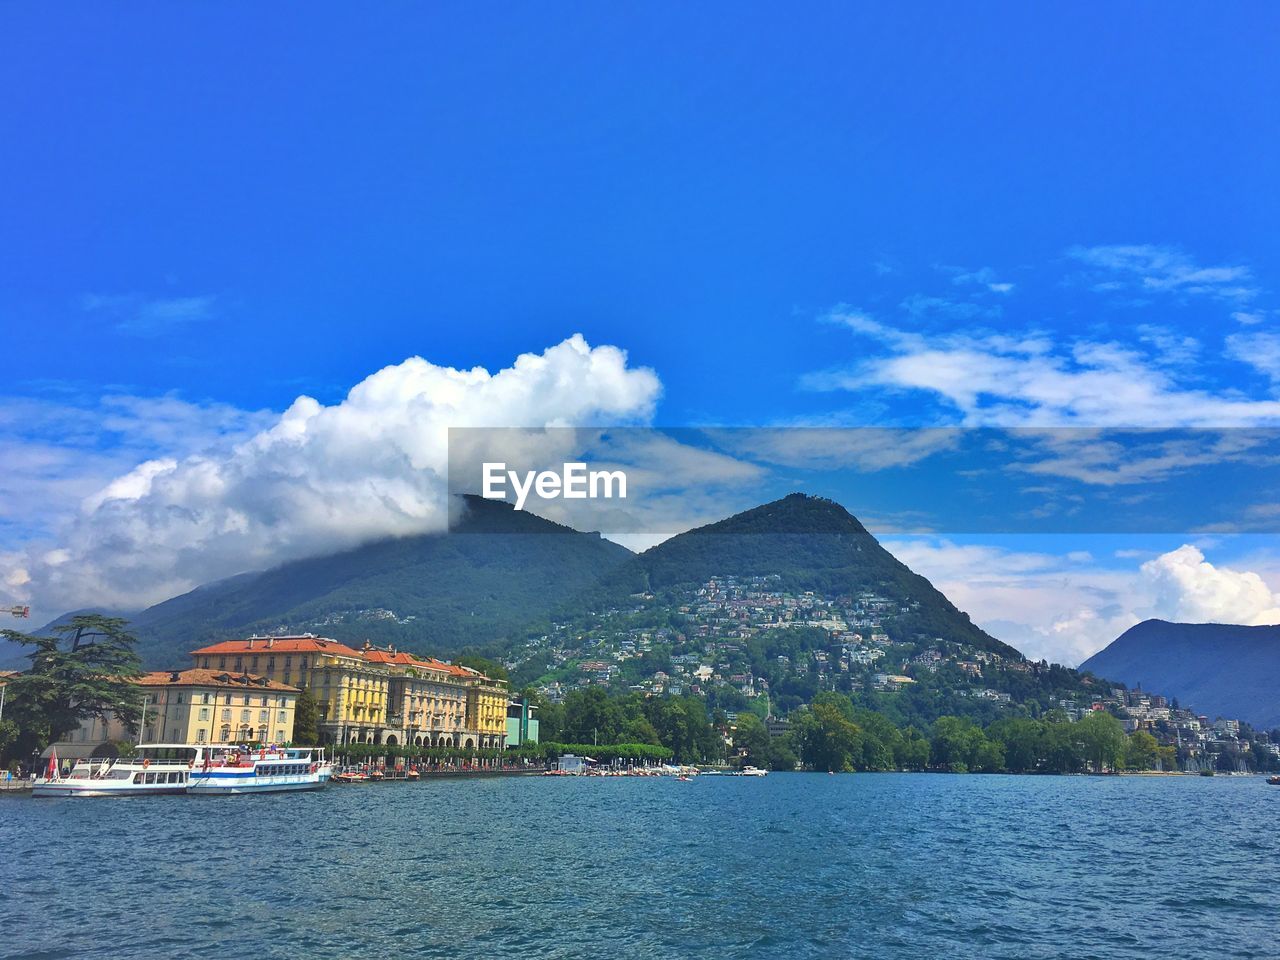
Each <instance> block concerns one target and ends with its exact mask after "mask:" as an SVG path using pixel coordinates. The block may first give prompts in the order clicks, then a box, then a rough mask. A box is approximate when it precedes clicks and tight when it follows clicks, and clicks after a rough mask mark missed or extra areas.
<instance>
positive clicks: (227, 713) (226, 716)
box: [222, 710, 231, 720]
mask: <svg viewBox="0 0 1280 960" xmlns="http://www.w3.org/2000/svg"><path fill="white" fill-rule="evenodd" d="M222 719H223V720H230V719H231V711H230V710H223V711H222Z"/></svg>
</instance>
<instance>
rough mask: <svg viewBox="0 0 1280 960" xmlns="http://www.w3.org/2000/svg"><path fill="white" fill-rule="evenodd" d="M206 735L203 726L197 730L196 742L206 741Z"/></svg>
mask: <svg viewBox="0 0 1280 960" xmlns="http://www.w3.org/2000/svg"><path fill="white" fill-rule="evenodd" d="M204 737H205V733H204V727H201V728H200V729H199V730H197V731H196V743H204Z"/></svg>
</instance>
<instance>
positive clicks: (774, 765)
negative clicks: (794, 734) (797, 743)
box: [769, 734, 800, 770]
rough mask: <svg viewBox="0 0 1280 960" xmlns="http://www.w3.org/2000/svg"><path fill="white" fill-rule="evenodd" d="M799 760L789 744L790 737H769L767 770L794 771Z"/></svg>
mask: <svg viewBox="0 0 1280 960" xmlns="http://www.w3.org/2000/svg"><path fill="white" fill-rule="evenodd" d="M799 762H800V758H799V757H797V756H796V752H795V748H794V747H793V746H792V744H791V736H790V735H789V734H788V735H787V736H784V737H771V738H770V739H769V769H770V770H794V769H795V768H796V764H797V763H799Z"/></svg>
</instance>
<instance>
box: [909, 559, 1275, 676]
mask: <svg viewBox="0 0 1280 960" xmlns="http://www.w3.org/2000/svg"><path fill="white" fill-rule="evenodd" d="M885 546H886V547H887V548H888V549H889V550H890V551H892V552H893V553H894V555H895V556H897V557H898V558H899V559H901V560H902V561H903V562H904V563H906V564H907V565H908V566H910V567H911V568H912V569H913V570H915V571H916V572H917V573H920V574H923V575H924V576H925V577H928V578H929V579H930V580H932V581H933V583H934V585H935V586H936V587H938V589H939V590H941V591H942V592H943V593H945V594H946V595H947V597H949V598H950V599H951V600H952V602H954V603H955V604H956V606H958V607H959V608H960V609H962V610H965V611H967V612H968V613H970V614H971V615H972V616H973V618H974V620H975V622H977V623H978V624H979V625H980V626H982V627H984V628H985V629H987V630H988V631H989V632H991V633H992V634H993V635H995V636H996V637H999V638H1000V639H1002V640H1005V641H1006V642H1008V643H1012V644H1013V645H1014V646H1016V647H1018V648H1019V649H1020V650H1021V651H1022V652H1023V653H1025V654H1026V655H1027V656H1029V657H1031V658H1033V659H1041V658H1044V659H1047V660H1050V661H1054V662H1059V663H1066V664H1068V665H1076V664H1079V663H1080V662H1082V661H1084V660H1085V659H1087V658H1088V657H1089V656H1091V655H1092V654H1094V653H1096V652H1097V651H1098V650H1101V649H1102V648H1103V647H1105V646H1106V645H1107V644H1108V643H1110V642H1111V641H1112V640H1114V639H1115V638H1116V637H1118V636H1119V635H1120V634H1121V633H1123V632H1124V631H1125V630H1127V629H1128V628H1129V627H1131V626H1133V625H1134V624H1135V623H1138V622H1140V621H1142V620H1145V619H1149V618H1152V617H1157V618H1160V619H1165V620H1173V621H1184V622H1205V621H1216V622H1222V623H1245V624H1260V623H1277V622H1280V596H1278V595H1277V594H1276V592H1275V591H1274V590H1273V589H1272V585H1271V584H1270V583H1269V582H1268V580H1267V579H1265V578H1264V577H1263V576H1262V575H1261V574H1259V573H1256V572H1252V571H1238V570H1234V569H1229V568H1227V567H1221V566H1214V565H1213V564H1211V563H1209V562H1208V561H1207V560H1206V559H1205V557H1204V554H1203V552H1202V551H1201V550H1200V549H1199V548H1197V547H1195V546H1192V545H1190V544H1184V545H1183V546H1180V547H1178V548H1177V549H1175V550H1171V551H1169V552H1167V553H1164V554H1161V555H1159V556H1157V557H1154V558H1150V559H1147V560H1146V561H1145V562H1144V563H1142V564H1141V565H1140V566H1137V567H1133V566H1123V567H1106V566H1101V565H1097V564H1093V563H1091V562H1090V561H1091V558H1089V557H1088V556H1087V555H1083V554H1078V553H1076V552H1074V551H1071V552H1067V553H1065V554H1064V555H1062V556H1058V555H1056V554H1053V553H1047V552H1024V551H1018V550H1010V549H1006V548H1003V547H995V546H988V545H959V544H955V543H952V542H949V541H947V540H939V539H933V538H912V539H904V540H886V541H885ZM1113 556H1116V557H1118V558H1120V559H1124V560H1136V559H1141V558H1142V557H1144V556H1149V555H1147V554H1142V553H1139V552H1137V551H1132V550H1117V551H1114V553H1113ZM1255 559H1257V560H1259V561H1264V560H1265V558H1255ZM1271 562H1272V564H1273V565H1274V562H1275V558H1271ZM1270 575H1271V576H1272V579H1274V578H1275V577H1274V573H1272V574H1270Z"/></svg>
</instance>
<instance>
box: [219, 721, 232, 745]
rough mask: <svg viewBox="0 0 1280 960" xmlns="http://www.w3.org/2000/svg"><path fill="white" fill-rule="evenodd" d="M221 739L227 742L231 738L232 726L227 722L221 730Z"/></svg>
mask: <svg viewBox="0 0 1280 960" xmlns="http://www.w3.org/2000/svg"><path fill="white" fill-rule="evenodd" d="M219 739H220V740H221V741H222V742H223V743H226V742H227V741H228V740H230V739H231V727H229V726H228V725H227V724H225V723H224V724H223V725H222V729H221V730H220V731H219Z"/></svg>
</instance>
